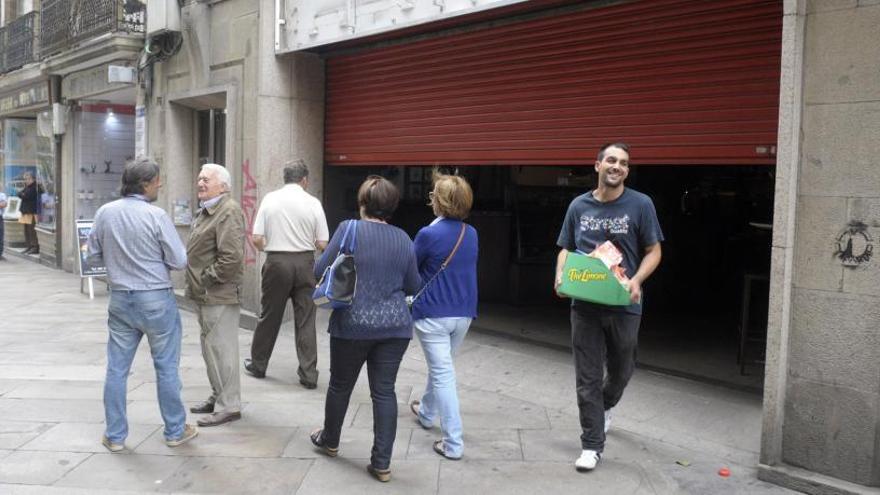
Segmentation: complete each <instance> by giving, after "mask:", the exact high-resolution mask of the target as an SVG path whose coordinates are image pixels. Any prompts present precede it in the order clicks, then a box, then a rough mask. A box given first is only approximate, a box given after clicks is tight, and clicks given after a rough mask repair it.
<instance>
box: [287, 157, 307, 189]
mask: <svg viewBox="0 0 880 495" xmlns="http://www.w3.org/2000/svg"><path fill="white" fill-rule="evenodd" d="M308 176H309V167H308V165H306V162H305V160H302V159H300V160H296V161H295V162H287V163H285V164H284V183H285V184H296V183H298V182H302V180H303V179H305V178H306V177H308Z"/></svg>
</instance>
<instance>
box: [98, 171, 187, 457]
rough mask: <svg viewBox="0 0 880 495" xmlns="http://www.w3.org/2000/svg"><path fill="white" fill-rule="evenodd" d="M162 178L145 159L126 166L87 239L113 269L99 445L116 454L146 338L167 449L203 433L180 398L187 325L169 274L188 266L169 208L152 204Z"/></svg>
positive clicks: (101, 260)
mask: <svg viewBox="0 0 880 495" xmlns="http://www.w3.org/2000/svg"><path fill="white" fill-rule="evenodd" d="M161 187H162V180H161V178H160V177H159V165H158V164H157V163H156V162H154V161H152V160H150V159H148V158H142V159H139V160H137V161H134V162H131V163H129V164H127V165H126V166H125V171H124V172H123V173H122V194H121V195H122V198H121V199H118V200H116V201H113V202H111V203H108V204H106V205H104V206H102V207H101V208H100V209H99V210H98V213H96V214H95V223H94V226H93V227H92V232H91V234H90V235H89V262H90V263H92V264H93V265H95V266H99V265H102V264H103V266H106V267H107V277H108V279H109V282H110V291H111V292H110V305H109V308H108V312H109V313H110V317H109V319H108V323H107V325H108V327H109V331H110V332H109V339H108V342H107V376H106V379H105V382H104V414H105V417H106V424H107V428H106V430H105V433H104V437H103V438H102V439H101V443H102V444H103V445H104V447H106V448H107V449H108V450H110V451H111V452H119V451H121V450H123V449H125V437H126V436H128V420H127V419H126V390H127V381H128V373H129V371H130V370H131V363H132V361H133V360H134V355H135V352H136V351H137V347H138V344H139V343H140V341H141V337H143V336H144V335H146V336H147V340H148V341H149V343H150V351H151V353H152V356H153V366H154V367H155V368H156V381H157V384H156V385H157V389H158V394H159V409H160V411H161V412H162V420H163V421H164V422H165V432H164V433H165V444H166V445H168V446H169V447H176V446H178V445H182V444H184V443H186V442H188V441H189V440H192V439H193V438H195V436H196V435H198V429H197V428H196V427H195V426H193V425H188V424H186V410H185V409H184V407H183V401H182V400H181V398H180V389H181V383H180V374H179V370H178V366H179V364H180V339H181V324H180V313H179V312H178V310H177V302H176V301H175V299H174V290H173V286H172V284H171V270H183V269H184V268H186V248H185V247H184V245H183V242H182V241H181V240H180V237H179V236H178V235H177V231H176V230H175V229H174V225H173V224H172V223H171V219H170V218H169V217H168V215H167V214H166V213H165V210H163V209H161V208H159V207H157V206H154V205H152V204H151V203H152V202H154V201H156V198H157V197H158V196H159V188H161Z"/></svg>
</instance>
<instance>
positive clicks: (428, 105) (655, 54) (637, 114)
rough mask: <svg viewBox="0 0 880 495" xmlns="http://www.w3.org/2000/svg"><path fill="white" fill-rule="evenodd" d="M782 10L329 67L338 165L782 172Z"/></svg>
mask: <svg viewBox="0 0 880 495" xmlns="http://www.w3.org/2000/svg"><path fill="white" fill-rule="evenodd" d="M781 35H782V6H781V1H779V0H713V1H697V0H646V1H639V2H632V3H623V4H618V5H614V6H610V7H604V8H596V9H589V10H582V11H577V12H573V13H566V14H564V15H557V16H553V17H544V18H538V19H531V20H526V21H522V22H515V23H510V24H506V25H502V26H496V27H491V28H487V29H483V30H479V31H473V32H466V33H457V34H451V35H448V36H440V37H435V38H431V39H425V40H418V41H413V42H411V43H404V44H398V45H393V46H386V47H381V48H375V49H370V50H365V51H362V52H359V53H355V54H350V55H340V56H335V57H331V58H329V59H328V60H327V64H326V69H327V96H326V97H327V102H326V124H325V125H326V129H325V130H326V133H325V136H326V143H325V147H326V148H325V160H326V161H327V163H329V164H334V165H434V164H451V165H496V164H497V165H577V164H585V163H592V162H593V160H595V151H596V149H597V148H598V147H599V146H600V145H601V144H602V143H605V142H608V141H617V140H624V141H627V142H629V143H630V144H631V145H632V146H633V162H634V163H637V164H705V165H710V164H725V165H728V164H729V165H763V164H773V163H775V157H774V156H772V154H771V153H772V152H773V150H775V144H776V129H777V114H778V104H779V74H780V68H779V63H780V48H781Z"/></svg>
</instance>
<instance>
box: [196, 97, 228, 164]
mask: <svg viewBox="0 0 880 495" xmlns="http://www.w3.org/2000/svg"><path fill="white" fill-rule="evenodd" d="M196 122H197V125H198V129H197V135H198V148H199V149H198V154H199V165H204V164H206V163H217V164H219V165H223V166H224V167H225V166H226V110H223V109H211V110H201V111H199V112H198V114H197V116H196Z"/></svg>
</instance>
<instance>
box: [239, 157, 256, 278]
mask: <svg viewBox="0 0 880 495" xmlns="http://www.w3.org/2000/svg"><path fill="white" fill-rule="evenodd" d="M241 176H242V178H243V179H244V189H243V190H242V192H241V209H242V211H244V220H245V224H246V228H247V235H246V236H245V246H244V264H245V266H247V265H253V264H256V263H257V247H256V246H254V220H255V219H256V218H257V181H256V180H254V176H253V175H251V162H250V160H245V161H244V163H243V164H242V165H241Z"/></svg>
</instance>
